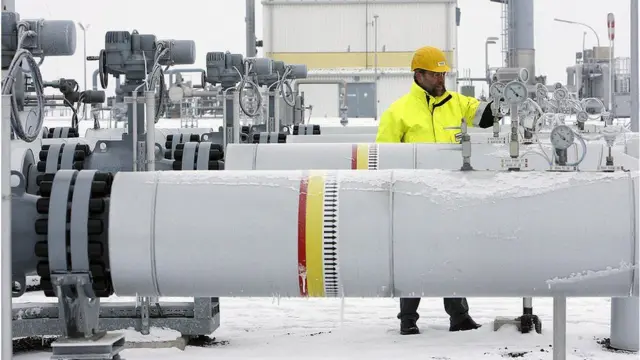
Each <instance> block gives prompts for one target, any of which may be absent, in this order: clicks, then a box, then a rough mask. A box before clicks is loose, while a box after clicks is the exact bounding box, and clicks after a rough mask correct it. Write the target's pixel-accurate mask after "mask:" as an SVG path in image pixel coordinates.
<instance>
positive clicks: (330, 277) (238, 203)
mask: <svg viewBox="0 0 640 360" xmlns="http://www.w3.org/2000/svg"><path fill="white" fill-rule="evenodd" d="M631 179H632V178H631V175H630V174H629V173H584V172H583V173H545V172H540V173H535V172H528V173H518V172H512V173H509V172H482V171H475V172H459V171H446V170H381V171H351V170H345V171H333V172H331V171H329V172H326V173H320V172H307V171H209V172H200V171H183V172H139V173H130V172H120V173H118V174H117V175H116V177H115V181H114V183H113V188H112V198H111V205H110V206H111V209H110V219H109V239H110V240H109V241H110V242H109V256H110V259H111V274H112V278H113V284H114V289H115V291H116V293H117V294H118V295H131V296H132V295H135V294H139V295H141V296H145V295H159V296H201V297H206V296H242V297H250V296H273V295H281V296H312V297H335V296H347V297H362V296H364V297H378V296H514V297H515V296H552V295H558V294H562V295H566V296H625V295H628V294H629V291H630V289H631V288H632V277H631V271H629V266H631V265H630V264H632V263H633V261H634V260H633V253H632V251H631V249H633V246H634V235H633V224H632V221H633V220H632V219H633V218H634V216H635V214H634V213H633V211H634V210H633V206H632V204H631V199H632V196H633V194H632V186H631V182H632V180H631ZM132 199H135V201H131V200H132ZM585 274H586V275H585Z"/></svg>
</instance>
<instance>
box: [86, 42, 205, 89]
mask: <svg viewBox="0 0 640 360" xmlns="http://www.w3.org/2000/svg"><path fill="white" fill-rule="evenodd" d="M158 46H162V47H163V48H164V49H167V50H168V51H167V52H166V53H165V54H164V55H163V56H162V57H161V58H160V59H159V60H158V63H159V64H160V65H192V64H194V63H195V61H196V59H195V58H196V45H195V42H194V41H193V40H157V39H156V36H155V35H151V34H140V33H138V31H137V30H134V31H133V32H131V33H130V32H128V31H108V32H107V33H106V34H105V37H104V49H103V50H101V51H100V55H99V56H98V61H99V62H100V64H99V67H98V69H99V70H100V72H99V75H100V83H101V86H102V88H106V87H107V85H108V80H107V79H108V74H111V75H114V76H120V75H124V76H126V78H127V80H143V79H144V78H145V77H146V76H147V74H148V73H149V72H151V70H152V69H153V65H154V62H155V56H156V50H157V49H158Z"/></svg>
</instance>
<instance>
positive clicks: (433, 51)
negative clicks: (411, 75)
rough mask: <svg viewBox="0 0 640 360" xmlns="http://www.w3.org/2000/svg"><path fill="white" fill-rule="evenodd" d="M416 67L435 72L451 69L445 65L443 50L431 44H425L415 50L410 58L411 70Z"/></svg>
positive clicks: (445, 59)
mask: <svg viewBox="0 0 640 360" xmlns="http://www.w3.org/2000/svg"><path fill="white" fill-rule="evenodd" d="M416 69H422V70H428V71H433V72H437V73H443V72H448V71H449V70H451V68H449V65H447V58H446V56H445V55H444V52H443V51H442V50H440V49H438V48H434V47H433V46H425V47H421V48H420V49H418V50H416V52H415V53H414V54H413V59H411V71H414V70H416Z"/></svg>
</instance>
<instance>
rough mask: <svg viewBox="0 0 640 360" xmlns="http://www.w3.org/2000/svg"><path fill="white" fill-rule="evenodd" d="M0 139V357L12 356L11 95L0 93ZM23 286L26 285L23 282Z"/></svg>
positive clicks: (10, 357)
mask: <svg viewBox="0 0 640 360" xmlns="http://www.w3.org/2000/svg"><path fill="white" fill-rule="evenodd" d="M0 129H1V130H0V142H1V146H2V155H1V156H2V158H1V164H2V175H0V184H2V185H1V186H2V211H1V212H0V214H1V216H2V225H1V226H2V230H1V231H2V245H1V246H2V247H1V249H2V251H1V255H0V259H2V265H0V266H2V268H1V271H2V273H0V277H1V279H2V281H1V282H0V284H2V290H0V294H1V296H2V300H1V302H0V306H1V307H2V318H1V320H0V321H2V327H1V329H2V332H1V334H2V335H0V337H2V353H1V355H2V358H3V359H12V357H13V341H12V338H13V335H12V321H11V318H12V315H11V306H12V305H11V298H12V294H11V292H12V289H13V279H12V266H11V251H12V250H11V183H10V181H11V165H10V164H11V135H10V133H11V95H2V124H0ZM23 286H26V284H24V285H23Z"/></svg>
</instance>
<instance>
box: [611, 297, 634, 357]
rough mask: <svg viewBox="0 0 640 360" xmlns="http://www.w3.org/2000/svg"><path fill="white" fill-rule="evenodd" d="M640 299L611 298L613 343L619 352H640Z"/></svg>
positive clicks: (613, 346) (612, 345)
mask: <svg viewBox="0 0 640 360" xmlns="http://www.w3.org/2000/svg"><path fill="white" fill-rule="evenodd" d="M639 318H640V298H637V297H624V298H611V342H610V346H611V347H612V348H614V349H618V350H626V351H633V352H637V351H638V350H640V344H639V343H640V331H639V327H640V319H639Z"/></svg>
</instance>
